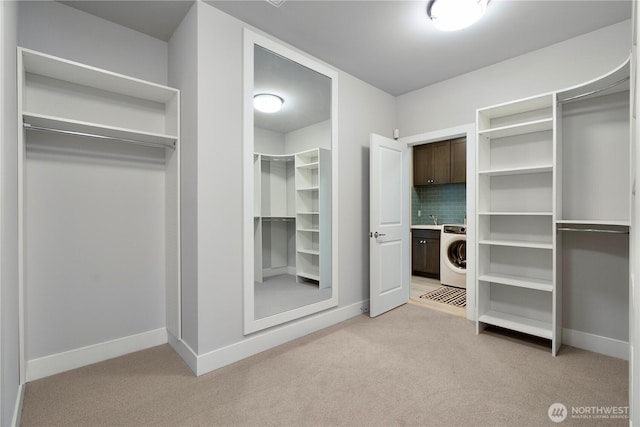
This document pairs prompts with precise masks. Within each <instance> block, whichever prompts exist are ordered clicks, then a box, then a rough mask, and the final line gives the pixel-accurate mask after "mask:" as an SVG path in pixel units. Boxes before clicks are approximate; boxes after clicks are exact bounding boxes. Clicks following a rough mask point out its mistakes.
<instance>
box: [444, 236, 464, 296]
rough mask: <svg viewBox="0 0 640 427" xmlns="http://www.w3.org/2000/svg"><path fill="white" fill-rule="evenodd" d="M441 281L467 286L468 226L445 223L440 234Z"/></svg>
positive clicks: (446, 283) (461, 286)
mask: <svg viewBox="0 0 640 427" xmlns="http://www.w3.org/2000/svg"><path fill="white" fill-rule="evenodd" d="M440 282H441V283H442V284H443V285H447V286H456V287H458V288H466V287H467V226H466V225H456V224H444V225H443V226H442V232H441V234H440Z"/></svg>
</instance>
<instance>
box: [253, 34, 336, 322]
mask: <svg viewBox="0 0 640 427" xmlns="http://www.w3.org/2000/svg"><path fill="white" fill-rule="evenodd" d="M336 87H337V73H336V72H335V70H332V69H331V68H328V67H326V66H325V65H324V64H322V63H320V62H318V61H316V60H314V59H313V58H310V57H308V56H307V55H304V54H301V53H300V52H298V51H294V50H292V49H289V48H287V47H286V46H282V45H280V44H278V43H276V42H274V41H273V40H271V39H267V38H264V37H262V36H260V35H257V34H255V33H253V32H251V31H249V30H246V31H245V94H244V100H245V109H244V111H245V117H244V119H245V141H244V149H245V153H246V154H245V156H246V159H247V160H245V163H244V164H245V165H246V167H245V187H244V189H245V216H246V217H245V218H246V220H245V245H246V247H247V249H248V250H245V270H246V271H247V272H249V271H251V270H253V274H246V275H245V282H244V288H245V301H244V311H245V316H244V318H245V333H252V332H255V331H258V330H261V329H264V328H268V327H271V326H275V325H278V324H281V323H283V322H287V321H291V320H294V319H297V318H300V317H303V316H307V315H310V314H313V313H317V312H318V311H320V310H325V309H327V308H331V307H335V306H336V305H337V288H336V285H337V281H336V280H335V279H334V277H335V275H336V271H335V270H334V268H332V266H333V265H334V263H335V262H334V257H336V256H337V254H336V247H337V246H336V244H335V243H336V242H335V238H334V228H333V227H332V224H333V221H334V220H335V218H336V213H335V211H334V210H333V209H332V207H333V205H334V203H333V202H332V201H333V200H334V197H337V195H336V193H335V187H334V185H335V184H334V183H335V179H334V174H335V173H336V171H334V170H333V168H332V164H333V163H334V161H333V156H334V153H335V152H336V150H335V147H336V142H337V139H336V130H337V126H336V122H335V117H337V114H336V109H337V102H336V96H335V90H336ZM260 93H272V94H277V95H278V96H279V97H281V98H282V99H285V100H286V101H285V102H284V103H283V105H282V109H281V110H280V111H278V112H277V113H274V114H266V113H262V112H260V111H257V110H255V109H254V108H253V97H254V96H255V95H256V94H260ZM251 174H253V177H251ZM251 212H253V214H252V213H251ZM251 217H253V220H251ZM249 248H252V250H250V249H249Z"/></svg>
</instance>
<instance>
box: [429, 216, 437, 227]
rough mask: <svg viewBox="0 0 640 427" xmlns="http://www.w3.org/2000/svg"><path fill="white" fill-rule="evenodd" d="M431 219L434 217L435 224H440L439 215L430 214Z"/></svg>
mask: <svg viewBox="0 0 640 427" xmlns="http://www.w3.org/2000/svg"><path fill="white" fill-rule="evenodd" d="M429 216H430V217H431V219H433V225H438V216H437V215H429Z"/></svg>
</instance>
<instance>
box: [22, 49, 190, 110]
mask: <svg viewBox="0 0 640 427" xmlns="http://www.w3.org/2000/svg"><path fill="white" fill-rule="evenodd" d="M21 51H22V61H23V66H24V70H25V72H26V73H32V74H38V75H41V76H45V77H50V78H53V79H56V80H61V81H65V82H69V83H75V84H79V85H82V86H87V87H91V88H95V89H102V90H105V91H107V92H112V93H117V94H120V95H126V96H132V97H136V98H140V99H146V100H150V101H155V102H160V103H166V102H169V101H170V100H171V99H173V98H174V97H175V96H176V95H177V94H178V91H177V90H176V89H172V88H168V87H166V86H161V85H158V84H155V83H151V82H147V81H144V80H140V79H136V78H133V77H129V76H124V75H122V74H118V73H113V72H111V71H107V70H102V69H99V68H95V67H91V66H89V65H85V64H81V63H78V62H73V61H69V60H66V59H62V58H57V57H54V56H51V55H47V54H44V53H40V52H35V51H32V50H29V49H24V48H21Z"/></svg>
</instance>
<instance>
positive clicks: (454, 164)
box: [451, 138, 467, 184]
mask: <svg viewBox="0 0 640 427" xmlns="http://www.w3.org/2000/svg"><path fill="white" fill-rule="evenodd" d="M465 182H467V138H458V139H452V140H451V184H462V183H465Z"/></svg>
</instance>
